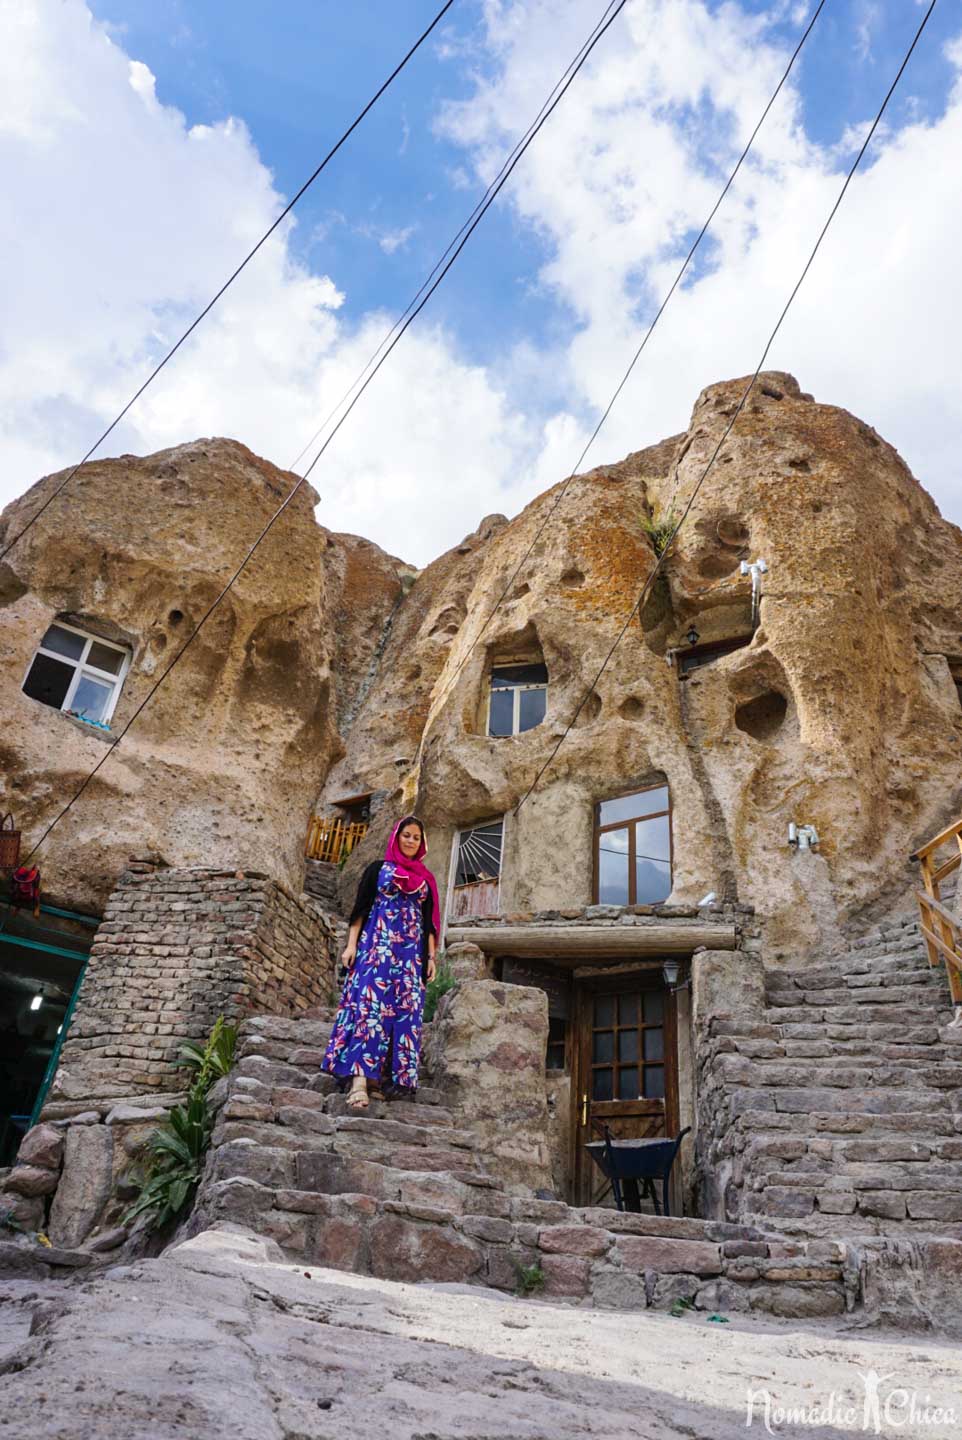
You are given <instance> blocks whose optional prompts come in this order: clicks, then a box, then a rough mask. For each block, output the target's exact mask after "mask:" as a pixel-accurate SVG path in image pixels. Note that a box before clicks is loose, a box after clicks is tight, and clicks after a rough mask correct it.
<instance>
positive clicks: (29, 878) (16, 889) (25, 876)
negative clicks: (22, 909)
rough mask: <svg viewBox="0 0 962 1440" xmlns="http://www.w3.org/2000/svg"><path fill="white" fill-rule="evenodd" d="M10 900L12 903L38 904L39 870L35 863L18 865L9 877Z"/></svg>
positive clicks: (34, 905)
mask: <svg viewBox="0 0 962 1440" xmlns="http://www.w3.org/2000/svg"><path fill="white" fill-rule="evenodd" d="M10 900H11V903H12V904H13V905H30V906H33V907H36V906H37V905H39V904H40V870H39V869H38V867H37V866H36V865H19V866H18V867H17V869H16V870H14V872H13V874H12V875H11V877H10Z"/></svg>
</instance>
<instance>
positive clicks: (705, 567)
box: [698, 554, 738, 580]
mask: <svg viewBox="0 0 962 1440" xmlns="http://www.w3.org/2000/svg"><path fill="white" fill-rule="evenodd" d="M737 569H738V556H737V555H732V554H728V555H705V556H704V557H703V558H702V559H701V560H700V561H699V562H698V573H699V575H700V576H701V577H702V579H703V580H721V579H723V578H724V576H726V575H730V574H731V573H732V571H733V570H737Z"/></svg>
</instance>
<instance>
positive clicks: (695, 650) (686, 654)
mask: <svg viewBox="0 0 962 1440" xmlns="http://www.w3.org/2000/svg"><path fill="white" fill-rule="evenodd" d="M751 643H752V636H751V635H737V636H734V637H733V638H732V639H730V640H712V641H710V642H709V643H708V644H707V645H692V646H690V647H689V648H688V649H687V650H675V651H674V652H673V653H674V657H675V664H676V665H677V666H678V678H679V679H680V680H683V679H684V678H685V676H686V675H690V674H691V672H692V670H699V669H700V668H701V666H702V665H710V664H711V662H712V661H713V660H720V659H721V657H722V656H723V655H731V654H732V652H733V651H734V650H742V649H744V647H745V646H746V645H750V644H751Z"/></svg>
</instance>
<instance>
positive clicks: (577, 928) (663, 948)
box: [446, 920, 737, 964]
mask: <svg viewBox="0 0 962 1440" xmlns="http://www.w3.org/2000/svg"><path fill="white" fill-rule="evenodd" d="M446 943H447V944H448V945H459V944H463V943H467V944H469V945H477V946H479V947H480V949H482V950H483V951H484V953H485V954H486V955H515V956H517V957H518V958H519V959H535V958H538V957H544V958H545V959H549V960H555V961H557V962H559V963H561V964H572V963H576V962H580V963H582V964H584V963H585V962H586V961H587V962H590V961H592V960H594V959H595V958H596V957H598V958H602V957H605V958H607V957H609V956H613V957H614V958H615V959H629V958H631V957H633V956H647V955H690V954H691V952H692V951H693V950H695V949H697V948H699V947H704V948H705V949H707V950H734V949H736V948H737V940H736V936H735V927H734V925H719V924H708V923H706V924H699V925H680V924H677V923H672V922H671V921H670V920H668V921H665V923H664V924H662V925H451V926H449V927H448V931H447V941H446Z"/></svg>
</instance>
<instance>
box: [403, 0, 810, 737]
mask: <svg viewBox="0 0 962 1440" xmlns="http://www.w3.org/2000/svg"><path fill="white" fill-rule="evenodd" d="M825 3H826V0H818V4H817V6H816V7H815V10H814V11H813V13H812V17H811V19H810V20H809V22H808V24H807V26H806V27H805V29H804V31H803V32H802V36H801V38H800V40H799V42H798V44H797V45H796V46H795V49H794V51H793V52H792V56H791V59H790V60H789V62H788V64H787V65H786V67H785V70H784V72H783V74H782V77H781V79H780V80H779V82H778V84H777V85H776V86H775V89H774V90H773V91H772V94H771V97H770V99H769V101H768V104H767V105H766V106H765V109H764V110H763V111H762V113H761V116H760V117H759V120H758V123H757V124H756V126H755V128H754V130H753V131H752V133H751V135H750V136H749V138H748V143H747V144H746V146H745V148H744V150H743V151H742V153H741V154H740V155H739V157H738V161H737V163H736V165H735V168H734V169H733V170H732V172H731V174H730V175H729V177H728V179H727V180H726V181H725V184H724V186H723V187H722V189H721V191H720V193H719V195H718V199H717V200H716V201H715V203H714V205H713V206H712V208H711V211H710V212H709V215H708V218H707V219H706V221H705V223H704V224H703V225H702V227H701V229H700V231H699V232H698V235H697V236H696V238H695V241H694V243H693V244H692V246H691V249H690V250H689V251H688V254H687V255H686V256H685V259H684V261H683V263H682V265H681V268H680V269H679V271H678V273H677V275H676V276H675V278H674V280H673V281H672V282H671V286H670V287H669V289H668V291H667V292H666V294H665V297H664V299H663V300H662V302H661V304H660V305H659V306H658V309H657V311H656V312H655V316H654V319H653V320H652V321H651V324H650V325H649V326H648V329H647V330H646V331H645V334H644V337H643V338H642V341H641V344H640V345H639V346H638V348H637V350H636V351H635V353H634V355H633V356H632V358H631V361H630V362H629V365H628V368H627V370H626V371H625V373H624V375H623V376H622V377H621V380H620V381H619V382H618V385H617V386H616V388H615V392H614V394H613V395H612V397H611V399H610V400H609V402H608V404H607V406H606V407H605V410H604V412H603V414H602V416H601V418H600V420H599V421H598V423H597V425H596V426H595V428H594V430H593V431H592V433H591V436H590V437H589V439H588V442H587V444H586V445H585V447H584V449H583V450H582V452H581V454H580V455H579V456H578V459H577V461H576V462H575V464H574V467H573V468H572V470H571V472H570V474H569V475H568V478H567V480H565V482H564V484H563V485H562V487H561V489H560V490H559V492H558V494H557V496H556V497H555V500H554V503H553V504H552V505H551V506H550V508H549V509H548V513H547V514H546V515H545V517H544V519H543V520H542V522H541V524H540V525H539V526H538V529H537V530H536V531H535V534H534V538H533V539H532V541H531V543H530V545H529V546H528V548H527V549H526V550H525V552H524V554H523V555H522V556H521V559H520V560H519V561H518V564H517V565H516V567H515V568H514V570H513V571H512V572H511V575H510V577H509V578H508V582H507V584H506V585H505V587H504V589H503V590H502V591H501V594H500V595H499V596H498V598H497V600H496V601H495V602H494V605H493V606H492V608H491V611H490V612H489V614H488V618H487V619H486V620H485V622H484V624H483V625H482V627H481V629H480V630H479V631H478V633H477V635H476V636H475V637H474V639H473V640H472V642H471V644H470V646H469V647H468V650H467V652H466V654H465V655H464V656H462V658H461V661H460V663H459V664H458V666H457V668H456V669H455V672H454V674H453V675H452V677H451V679H450V681H449V682H448V685H447V688H446V690H445V693H444V697H443V699H442V700H441V701H440V702H438V703H439V704H442V705H443V704H444V702H445V701H446V700H447V699H448V697H449V696H450V695H451V693H452V691H453V689H454V686H455V685H456V684H457V681H458V677H459V675H460V674H461V672H462V670H463V669H464V667H465V665H466V664H467V663H468V661H469V660H470V658H471V656H472V655H473V654H474V652H475V650H476V649H477V647H478V645H479V644H480V642H481V639H482V637H483V636H484V635H485V634H486V632H487V630H488V627H489V626H490V624H491V622H492V620H493V619H494V617H495V615H496V614H497V613H498V611H499V610H500V608H501V606H502V604H503V603H504V601H505V599H506V598H507V596H508V594H509V592H510V591H511V589H512V587H513V586H514V583H515V581H516V580H517V578H518V576H519V575H520V574H521V571H522V570H523V569H524V567H525V565H526V564H527V563H528V560H529V559H530V557H531V553H532V551H533V550H534V548H535V546H536V545H537V543H538V541H539V540H540V539H541V536H542V535H543V534H544V532H545V529H546V528H547V526H548V525H549V523H550V522H551V519H552V518H553V516H554V514H555V512H556V511H557V509H558V507H559V506H560V505H561V503H562V501H563V500H564V498H565V496H566V495H567V493H568V490H569V488H570V487H571V485H572V483H573V482H574V480H575V479H576V478H577V476H578V472H579V471H580V470H581V467H582V465H583V464H584V462H585V459H586V457H587V455H588V452H589V450H590V449H591V447H592V446H593V445H594V443H595V441H596V440H597V438H598V436H599V435H600V433H601V430H602V427H603V426H604V425H605V423H606V421H607V420H608V417H609V415H610V414H611V412H612V410H613V409H614V407H615V404H616V402H617V400H618V398H619V396H620V395H621V392H622V391H623V390H624V388H625V386H626V384H627V383H628V380H629V378H630V376H631V374H632V372H633V370H634V368H635V366H636V365H637V363H638V361H639V360H640V359H641V356H642V354H643V352H644V350H645V347H646V346H647V344H648V341H649V340H650V339H651V336H652V333H653V331H654V329H655V326H656V325H657V324H658V321H659V320H660V319H661V317H662V315H663V314H664V311H665V308H666V307H667V305H668V302H669V301H670V300H671V297H672V296H673V295H674V293H675V291H676V290H677V288H678V286H679V284H680V283H681V280H682V278H683V277H684V275H685V272H686V270H687V269H688V267H689V265H690V264H691V262H692V259H693V258H694V255H695V252H696V251H697V249H698V247H699V246H700V245H701V242H702V240H703V239H704V238H705V235H706V234H707V232H708V229H709V227H710V225H711V223H712V221H713V220H714V218H715V216H716V215H717V213H718V211H719V209H720V207H721V204H722V201H723V200H724V199H725V196H726V195H727V194H728V192H729V190H730V189H731V187H732V184H733V183H734V180H735V177H736V176H737V174H738V172H739V170H740V169H741V168H742V165H743V163H744V161H745V159H746V157H747V155H748V152H749V151H750V150H751V148H752V146H753V145H754V143H755V139H756V137H757V135H758V132H759V131H760V130H761V128H762V126H763V125H764V123H765V120H766V119H767V117H768V112H769V111H770V110H771V108H772V106H773V105H774V103H775V101H776V100H777V99H778V96H779V94H780V93H781V90H782V87H783V86H784V84H785V81H786V80H787V79H788V77H789V75H790V74H791V73H792V69H793V67H794V65H795V61H796V60H797V59H798V57H799V54H800V53H801V50H802V46H803V45H804V44H805V41H806V40H807V39H808V37H809V35H810V34H811V32H812V29H813V27H814V25H815V22H816V20H817V19H818V17H819V15H820V14H821V13H822V10H823V8H824V6H825ZM423 745H424V735H423V734H422V736H421V742H420V746H419V753H420V749H421V748H423Z"/></svg>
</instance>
